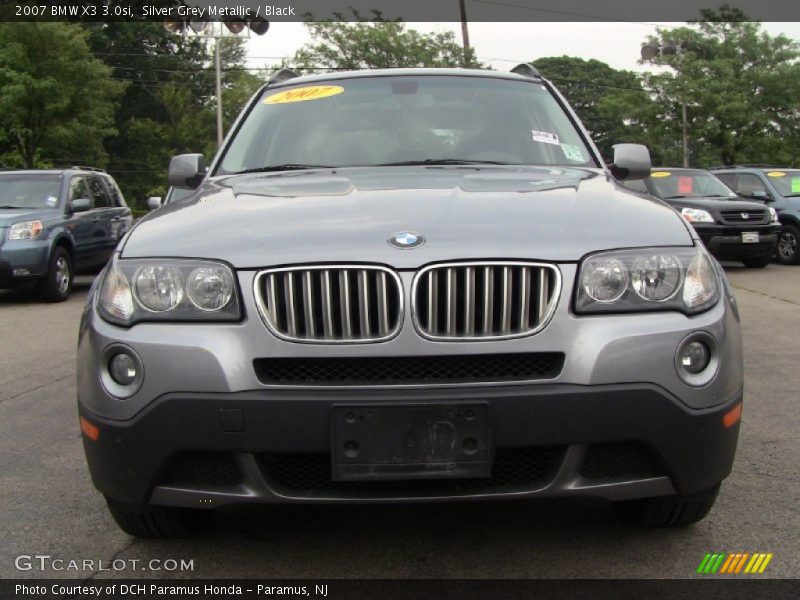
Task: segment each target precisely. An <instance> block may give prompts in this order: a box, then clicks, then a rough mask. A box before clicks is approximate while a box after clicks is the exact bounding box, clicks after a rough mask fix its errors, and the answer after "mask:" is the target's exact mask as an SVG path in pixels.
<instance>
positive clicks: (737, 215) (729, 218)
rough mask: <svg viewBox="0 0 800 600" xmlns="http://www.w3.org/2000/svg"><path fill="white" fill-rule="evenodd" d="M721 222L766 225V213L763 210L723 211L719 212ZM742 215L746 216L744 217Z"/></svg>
mask: <svg viewBox="0 0 800 600" xmlns="http://www.w3.org/2000/svg"><path fill="white" fill-rule="evenodd" d="M720 214H721V215H722V220H723V221H725V222H726V223H751V224H754V225H755V224H757V223H766V222H767V215H768V213H767V211H765V210H755V209H753V210H723V211H721V212H720ZM744 215H747V216H746V217H745V216H744Z"/></svg>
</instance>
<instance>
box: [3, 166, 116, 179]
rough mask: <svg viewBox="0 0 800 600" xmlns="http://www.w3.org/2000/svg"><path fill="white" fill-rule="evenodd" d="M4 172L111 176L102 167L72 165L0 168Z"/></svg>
mask: <svg viewBox="0 0 800 600" xmlns="http://www.w3.org/2000/svg"><path fill="white" fill-rule="evenodd" d="M2 173H20V174H25V175H36V174H43V173H49V174H52V175H63V174H65V173H93V174H95V175H104V176H106V177H111V175H110V174H109V173H107V172H106V171H103V170H102V169H96V168H94V167H70V168H68V169H15V168H0V174H2Z"/></svg>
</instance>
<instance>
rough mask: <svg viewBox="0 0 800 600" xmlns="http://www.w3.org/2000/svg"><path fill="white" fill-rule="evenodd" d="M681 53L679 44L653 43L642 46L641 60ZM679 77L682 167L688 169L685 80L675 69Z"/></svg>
mask: <svg viewBox="0 0 800 600" xmlns="http://www.w3.org/2000/svg"><path fill="white" fill-rule="evenodd" d="M682 52H683V48H682V47H681V45H680V44H675V43H674V42H670V41H667V42H665V43H664V44H663V45H660V46H656V45H655V43H653V42H650V43H648V44H645V45H644V46H642V58H643V59H644V60H647V61H653V59H655V58H656V57H657V56H664V55H665V54H668V55H672V54H677V55H678V57H679V59H680V57H681V54H682ZM675 70H676V71H677V72H678V74H679V75H680V76H681V136H682V138H683V140H682V141H683V167H684V168H685V169H688V168H689V133H688V128H689V126H688V118H687V115H686V78H685V77H684V76H683V72H682V71H681V70H680V69H675Z"/></svg>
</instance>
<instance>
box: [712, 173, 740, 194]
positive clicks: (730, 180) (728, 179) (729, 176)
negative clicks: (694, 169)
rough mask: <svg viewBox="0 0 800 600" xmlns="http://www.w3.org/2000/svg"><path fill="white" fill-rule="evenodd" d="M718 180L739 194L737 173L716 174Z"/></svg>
mask: <svg viewBox="0 0 800 600" xmlns="http://www.w3.org/2000/svg"><path fill="white" fill-rule="evenodd" d="M714 176H715V177H716V178H717V179H720V180H722V183H724V184H725V185H727V186H728V187H729V188H731V189H732V190H733V191H734V192H738V191H739V190H738V189H737V188H738V185H737V183H736V173H714Z"/></svg>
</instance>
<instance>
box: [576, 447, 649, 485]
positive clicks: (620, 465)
mask: <svg viewBox="0 0 800 600" xmlns="http://www.w3.org/2000/svg"><path fill="white" fill-rule="evenodd" d="M580 474H581V475H582V476H583V477H586V478H587V479H606V478H615V477H631V478H644V477H658V476H661V475H663V474H664V472H663V469H661V468H660V466H659V461H658V459H657V458H656V457H655V456H654V455H653V453H652V452H651V451H650V450H649V449H648V448H647V447H646V446H645V445H643V444H640V443H638V442H617V443H613V444H592V445H591V446H589V449H588V450H587V451H586V457H585V458H584V459H583V464H582V465H581V468H580Z"/></svg>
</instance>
